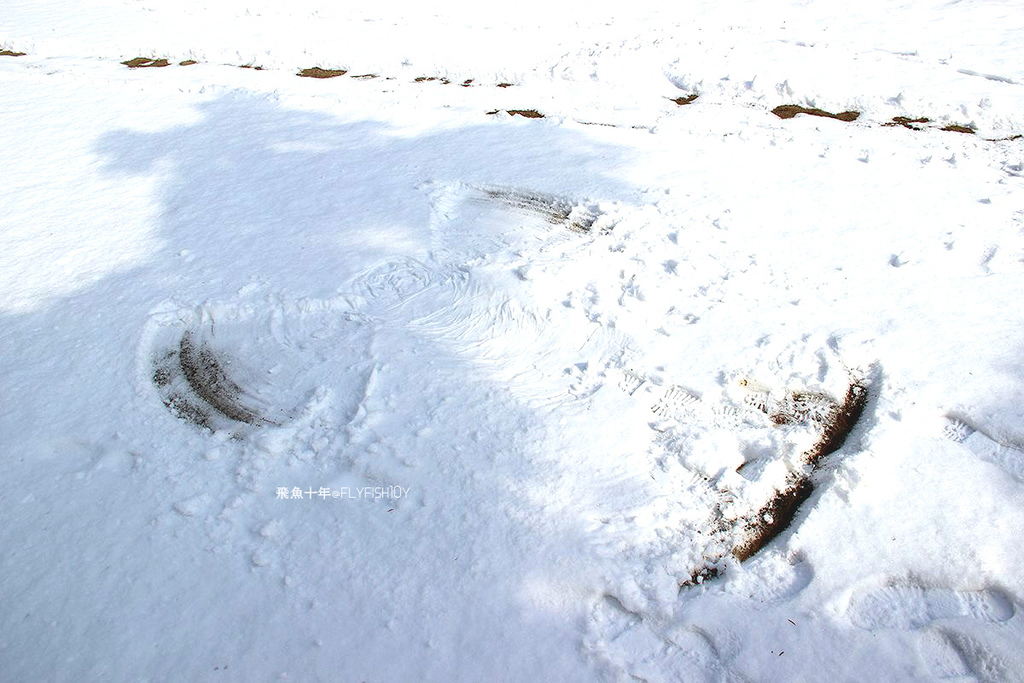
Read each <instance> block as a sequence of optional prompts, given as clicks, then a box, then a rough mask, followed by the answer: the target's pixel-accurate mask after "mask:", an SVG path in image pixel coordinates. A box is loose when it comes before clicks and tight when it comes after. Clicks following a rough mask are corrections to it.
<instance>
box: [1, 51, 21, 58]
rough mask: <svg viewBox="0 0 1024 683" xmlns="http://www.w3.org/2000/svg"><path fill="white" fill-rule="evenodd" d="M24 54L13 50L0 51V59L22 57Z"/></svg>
mask: <svg viewBox="0 0 1024 683" xmlns="http://www.w3.org/2000/svg"><path fill="white" fill-rule="evenodd" d="M24 56H25V53H24V52H14V51H13V50H0V57H24Z"/></svg>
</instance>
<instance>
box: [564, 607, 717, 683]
mask: <svg viewBox="0 0 1024 683" xmlns="http://www.w3.org/2000/svg"><path fill="white" fill-rule="evenodd" d="M587 631H588V636H587V637H586V638H585V639H584V644H583V648H584V651H585V652H586V654H587V656H588V657H589V658H590V659H591V660H592V661H593V662H594V664H595V665H596V666H597V667H598V668H599V669H601V670H603V671H604V672H605V673H606V674H607V675H609V676H610V677H612V678H613V679H614V680H634V681H650V682H651V683H653V682H655V681H666V682H668V681H694V682H695V683H696V682H700V681H709V682H710V681H720V680H723V678H725V677H726V676H727V675H728V674H729V672H728V668H727V667H726V665H725V664H724V663H723V662H722V658H721V656H720V655H719V652H718V649H717V648H716V647H715V644H714V643H713V642H712V640H711V638H710V637H708V635H707V634H705V633H703V632H702V631H701V630H699V629H696V628H693V627H686V626H681V627H677V628H668V629H663V628H661V627H660V626H658V625H654V624H653V623H652V622H651V621H650V620H649V619H645V618H644V617H642V616H640V615H639V614H637V613H635V612H632V611H630V610H628V609H627V608H626V607H624V606H623V604H622V603H621V602H619V600H618V599H616V598H615V597H612V596H610V595H606V596H604V597H602V598H600V599H598V600H597V601H596V602H595V604H594V606H593V607H592V608H591V611H590V614H589V615H588V617H587Z"/></svg>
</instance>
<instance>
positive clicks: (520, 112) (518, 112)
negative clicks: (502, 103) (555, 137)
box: [487, 109, 544, 119]
mask: <svg viewBox="0 0 1024 683" xmlns="http://www.w3.org/2000/svg"><path fill="white" fill-rule="evenodd" d="M501 111H502V110H501V109H495V110H494V111H489V112H487V114H488V115H492V114H498V113H501ZM504 111H505V112H507V113H508V114H509V115H510V116H524V117H526V118H528V119H542V118H544V114H541V113H540V112H539V111H537V110H536V109H505V110H504Z"/></svg>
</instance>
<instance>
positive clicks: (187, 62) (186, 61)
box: [178, 59, 199, 66]
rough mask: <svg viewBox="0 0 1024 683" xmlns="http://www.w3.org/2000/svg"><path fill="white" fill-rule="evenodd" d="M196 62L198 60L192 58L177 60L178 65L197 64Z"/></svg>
mask: <svg viewBox="0 0 1024 683" xmlns="http://www.w3.org/2000/svg"><path fill="white" fill-rule="evenodd" d="M198 63H199V62H197V61H196V60H194V59H186V60H185V61H184V62H178V66H192V65H193V64H198Z"/></svg>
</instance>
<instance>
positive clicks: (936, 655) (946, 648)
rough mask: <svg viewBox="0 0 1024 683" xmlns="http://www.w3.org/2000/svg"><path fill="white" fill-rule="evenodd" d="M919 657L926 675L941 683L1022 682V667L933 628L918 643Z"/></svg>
mask: <svg viewBox="0 0 1024 683" xmlns="http://www.w3.org/2000/svg"><path fill="white" fill-rule="evenodd" d="M917 655H918V657H919V658H920V660H921V663H922V664H923V665H924V668H925V670H926V671H927V673H928V674H929V675H930V676H932V677H934V678H937V679H939V680H962V681H967V680H970V681H981V682H982V683H1004V682H1006V681H1018V682H1020V681H1022V680H1024V676H1022V674H1021V673H1020V671H1021V669H1020V667H1019V666H1014V664H1011V663H1010V662H1008V661H1007V660H1006V658H1005V657H1004V656H1001V655H999V654H997V653H996V652H995V651H993V649H992V647H991V646H990V645H989V644H985V643H982V642H980V641H978V640H976V639H975V638H971V637H970V636H967V635H965V634H963V633H959V632H956V631H953V630H947V629H938V628H930V629H927V630H925V631H924V632H922V633H921V636H920V638H919V639H918V641H917Z"/></svg>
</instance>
